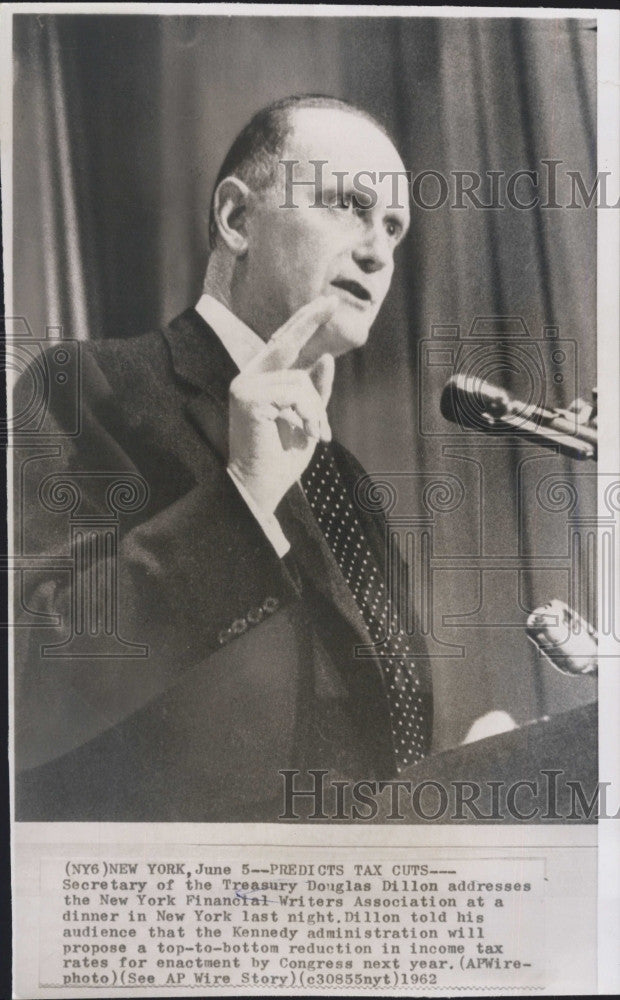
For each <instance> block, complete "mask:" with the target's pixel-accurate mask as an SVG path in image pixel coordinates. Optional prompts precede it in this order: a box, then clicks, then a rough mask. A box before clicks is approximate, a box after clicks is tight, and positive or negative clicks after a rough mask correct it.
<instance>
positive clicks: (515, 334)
mask: <svg viewBox="0 0 620 1000" xmlns="http://www.w3.org/2000/svg"><path fill="white" fill-rule="evenodd" d="M418 378H419V391H418V426H419V430H420V433H421V434H422V435H423V436H439V435H441V436H446V435H450V436H453V437H454V436H457V437H460V436H461V435H462V434H463V433H469V434H472V433H473V434H476V433H484V434H489V433H491V434H493V435H498V434H499V435H507V434H514V433H515V432H517V433H519V432H521V433H522V432H525V431H527V430H528V429H531V431H532V432H535V431H536V429H537V428H539V427H540V426H541V425H543V424H545V423H546V422H549V423H551V422H553V421H555V424H554V427H553V428H552V433H555V434H556V435H557V436H559V435H561V434H565V435H568V436H570V435H571V434H572V435H574V434H576V433H577V431H578V425H579V421H580V420H581V418H582V415H583V414H582V411H581V410H579V408H574V409H573V408H571V409H566V407H567V405H568V404H569V403H571V401H573V400H575V397H576V395H577V385H578V352H577V343H576V341H574V340H569V339H566V338H562V337H560V332H559V328H558V327H557V326H544V327H543V329H542V336H541V337H535V336H533V334H532V333H531V331H530V330H529V328H528V326H527V324H526V322H525V320H524V319H523V318H522V317H521V316H476V317H475V318H474V320H473V322H472V323H471V326H470V327H469V329H468V330H465V331H463V329H462V327H461V326H460V325H459V324H452V325H441V324H435V325H433V326H432V327H431V336H430V337H429V338H426V339H424V340H422V341H421V342H420V346H419V365H418ZM438 400H440V406H439V407H438V405H437V401H438ZM588 416H590V414H588ZM560 418H561V419H560ZM481 443H482V441H481ZM588 457H590V456H588Z"/></svg>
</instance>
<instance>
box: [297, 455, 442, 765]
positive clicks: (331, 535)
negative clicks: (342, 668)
mask: <svg viewBox="0 0 620 1000" xmlns="http://www.w3.org/2000/svg"><path fill="white" fill-rule="evenodd" d="M301 482H302V486H303V489H304V492H305V494H306V497H307V499H308V502H309V504H310V506H311V508H312V511H313V513H314V516H315V517H316V519H317V521H318V523H319V525H320V527H321V529H322V531H323V534H324V535H325V538H326V540H327V542H328V544H329V547H330V548H331V550H332V552H333V554H334V556H335V559H336V562H337V563H338V565H339V567H340V569H341V571H342V575H343V576H344V578H345V580H346V582H347V584H348V586H349V588H350V590H351V592H352V594H353V597H354V598H355V601H356V603H357V606H358V608H359V611H360V614H361V615H362V618H363V619H364V622H365V624H366V627H367V629H368V631H369V632H370V635H371V637H372V639H373V642H375V643H381V650H382V655H381V656H380V657H378V660H379V663H380V665H381V669H382V671H383V674H384V680H385V687H386V691H387V697H388V705H389V711H390V721H391V728H392V742H393V746H394V755H395V759H396V767H397V770H398V772H399V773H400V772H401V771H402V769H403V768H404V767H406V766H407V765H408V764H414V763H417V762H418V761H420V760H422V758H423V757H424V756H425V754H426V728H427V727H426V725H425V719H424V704H425V701H424V698H423V695H422V692H421V690H420V688H421V685H420V679H419V676H418V671H417V669H416V666H415V664H414V662H413V661H412V660H411V659H409V656H410V654H411V647H410V646H409V644H408V642H407V637H406V635H405V634H404V633H403V632H402V631H400V630H398V631H397V626H396V615H395V614H394V613H392V610H391V608H390V606H389V604H390V602H389V600H388V594H387V590H386V587H385V583H384V579H383V573H381V572H380V570H379V568H378V566H377V563H376V560H375V559H374V558H373V556H372V554H371V551H370V549H369V547H368V544H367V542H366V539H365V536H364V532H363V530H362V526H361V524H360V522H359V519H358V517H357V514H356V512H355V508H354V507H353V504H352V502H351V500H350V499H349V495H348V493H347V492H346V489H345V486H344V482H343V480H342V477H341V476H340V473H339V472H338V469H337V467H336V464H335V462H334V459H333V456H332V454H331V452H330V450H329V448H328V447H327V446H325V445H323V444H319V445H318V446H317V449H316V451H315V453H314V456H313V459H312V461H311V462H310V465H309V466H308V468H307V469H306V471H305V472H304V474H303V476H302V479H301Z"/></svg>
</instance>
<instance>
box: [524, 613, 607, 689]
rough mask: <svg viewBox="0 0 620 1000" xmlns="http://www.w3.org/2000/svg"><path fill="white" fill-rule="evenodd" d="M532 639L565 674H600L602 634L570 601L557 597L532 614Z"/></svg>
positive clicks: (529, 626) (529, 621) (529, 623)
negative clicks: (599, 642) (599, 635)
mask: <svg viewBox="0 0 620 1000" xmlns="http://www.w3.org/2000/svg"><path fill="white" fill-rule="evenodd" d="M526 633H527V637H528V639H529V640H530V641H531V642H533V643H534V645H535V646H536V648H537V650H538V651H539V653H541V654H542V655H543V656H544V657H545V659H546V660H547V661H548V662H549V663H550V664H551V666H553V667H555V668H556V670H559V671H560V672H561V673H563V674H570V675H572V676H574V675H575V674H589V675H590V676H596V675H597V673H598V636H597V634H596V631H595V629H594V628H593V626H592V625H590V624H589V623H588V622H586V621H585V620H584V619H583V618H582V617H581V616H580V615H578V614H577V612H576V611H573V610H572V608H569V606H568V604H564V602H563V601H559V600H557V598H554V599H553V600H552V601H550V602H549V603H548V604H545V605H544V606H543V607H540V608H536V610H535V611H532V613H531V615H529V617H528V619H527V624H526Z"/></svg>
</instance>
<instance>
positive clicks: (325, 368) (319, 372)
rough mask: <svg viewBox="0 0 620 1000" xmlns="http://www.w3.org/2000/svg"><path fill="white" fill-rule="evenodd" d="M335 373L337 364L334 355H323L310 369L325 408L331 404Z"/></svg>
mask: <svg viewBox="0 0 620 1000" xmlns="http://www.w3.org/2000/svg"><path fill="white" fill-rule="evenodd" d="M335 371H336V362H335V361H334V356H333V354H322V355H321V357H320V358H319V359H318V361H317V362H316V363H315V364H314V365H313V366H312V368H311V369H310V372H309V375H310V378H311V379H312V384H313V385H314V388H315V389H316V391H317V392H318V394H319V396H320V397H321V400H322V402H323V406H327V404H328V403H329V397H330V396H331V394H332V387H333V384H334V374H335Z"/></svg>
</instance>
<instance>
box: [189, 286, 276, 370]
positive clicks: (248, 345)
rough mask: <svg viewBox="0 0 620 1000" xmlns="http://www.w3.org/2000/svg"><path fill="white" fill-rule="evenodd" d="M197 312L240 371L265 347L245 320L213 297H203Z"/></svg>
mask: <svg viewBox="0 0 620 1000" xmlns="http://www.w3.org/2000/svg"><path fill="white" fill-rule="evenodd" d="M196 312H197V313H199V314H200V316H202V318H203V319H204V321H205V323H208V324H209V326H210V327H211V329H212V330H213V332H214V333H215V334H217V336H218V337H219V339H220V340H221V342H222V345H223V346H224V348H225V349H226V351H227V352H228V354H229V355H230V357H231V358H232V359H233V361H234V362H235V364H236V365H237V368H238V369H239V371H243V369H244V368H245V366H246V365H247V364H249V362H250V361H251V360H252V358H254V357H255V356H256V355H257V354H258V352H259V351H260V350H262V348H263V347H264V346H265V342H264V341H263V340H261V338H260V337H259V336H258V334H257V333H255V332H254V330H251V329H250V327H249V326H246V324H245V323H244V322H243V320H240V319H239V317H238V316H235V315H234V313H231V311H230V309H228V308H227V306H225V305H223V304H222V303H221V302H219V301H218V300H217V299H215V298H214V297H213V296H212V295H207V294H205V295H202V296H201V298H200V299H199V301H198V303H197V305H196Z"/></svg>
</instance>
